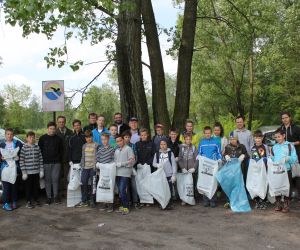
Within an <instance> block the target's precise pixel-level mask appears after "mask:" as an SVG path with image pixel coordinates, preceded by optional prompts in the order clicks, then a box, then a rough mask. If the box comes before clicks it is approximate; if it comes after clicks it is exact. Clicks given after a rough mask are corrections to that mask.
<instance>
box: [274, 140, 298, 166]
mask: <svg viewBox="0 0 300 250" xmlns="http://www.w3.org/2000/svg"><path fill="white" fill-rule="evenodd" d="M289 144H290V146H288V145H289ZM289 148H290V149H291V150H290V149H289ZM271 152H272V154H273V156H272V160H273V161H274V162H276V163H280V162H285V163H284V165H285V167H286V169H287V170H288V171H289V170H291V168H292V166H293V165H294V164H295V163H296V162H297V159H298V158H297V154H296V150H295V147H294V145H293V144H291V143H289V142H287V141H286V142H284V143H281V144H279V143H276V144H275V145H274V146H273V148H272V150H271ZM286 160H287V161H286Z"/></svg>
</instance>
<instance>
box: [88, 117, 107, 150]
mask: <svg viewBox="0 0 300 250" xmlns="http://www.w3.org/2000/svg"><path fill="white" fill-rule="evenodd" d="M92 133H93V142H96V143H98V144H99V145H100V146H102V141H101V135H102V134H103V133H106V134H110V132H109V130H108V129H107V128H105V118H104V116H103V115H99V116H98V118H97V127H96V128H95V129H93V130H92Z"/></svg>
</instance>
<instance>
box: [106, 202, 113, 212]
mask: <svg viewBox="0 0 300 250" xmlns="http://www.w3.org/2000/svg"><path fill="white" fill-rule="evenodd" d="M113 211H114V206H113V204H108V205H107V209H106V212H107V213H112V212H113Z"/></svg>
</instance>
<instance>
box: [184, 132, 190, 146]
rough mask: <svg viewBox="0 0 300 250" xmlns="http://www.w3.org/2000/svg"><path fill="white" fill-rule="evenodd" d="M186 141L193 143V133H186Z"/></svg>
mask: <svg viewBox="0 0 300 250" xmlns="http://www.w3.org/2000/svg"><path fill="white" fill-rule="evenodd" d="M184 143H185V144H186V145H191V144H192V134H189V133H185V135H184Z"/></svg>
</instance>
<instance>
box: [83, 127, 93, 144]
mask: <svg viewBox="0 0 300 250" xmlns="http://www.w3.org/2000/svg"><path fill="white" fill-rule="evenodd" d="M84 137H85V141H86V142H87V143H92V142H93V133H92V131H91V130H90V129H88V130H86V131H85V132H84Z"/></svg>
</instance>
